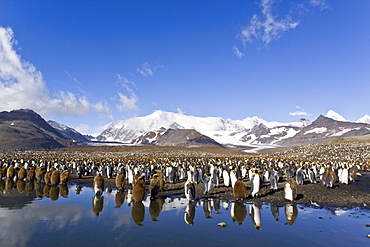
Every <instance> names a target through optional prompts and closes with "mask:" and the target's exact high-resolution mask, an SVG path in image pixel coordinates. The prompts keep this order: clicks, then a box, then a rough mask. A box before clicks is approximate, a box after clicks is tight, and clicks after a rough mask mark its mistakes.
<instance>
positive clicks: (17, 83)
mask: <svg viewBox="0 0 370 247" xmlns="http://www.w3.org/2000/svg"><path fill="white" fill-rule="evenodd" d="M16 44H17V42H16V41H15V39H14V32H13V30H12V29H11V28H4V27H0V110H7V111H10V110H14V109H20V108H28V109H33V110H35V111H36V112H38V113H40V114H42V115H43V114H50V113H56V114H62V115H63V114H68V115H71V114H73V115H83V114H87V113H89V112H91V111H96V112H99V113H102V114H105V115H110V110H109V107H108V106H107V104H106V103H105V102H98V103H97V104H95V105H94V104H92V103H90V102H89V100H88V99H87V97H86V96H85V95H82V96H81V95H75V94H73V93H71V92H68V91H59V92H57V93H55V94H54V95H51V94H50V92H49V90H48V89H47V87H46V85H45V83H44V80H43V77H42V73H41V72H40V71H38V70H37V69H36V68H35V66H33V65H32V64H31V63H29V62H27V61H24V60H22V59H21V57H20V55H18V54H17V52H16V51H15V49H14V46H15V45H16Z"/></svg>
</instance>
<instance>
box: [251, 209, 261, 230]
mask: <svg viewBox="0 0 370 247" xmlns="http://www.w3.org/2000/svg"><path fill="white" fill-rule="evenodd" d="M250 215H251V217H252V221H253V225H254V229H256V230H262V228H261V209H260V205H257V204H255V203H253V204H251V205H250Z"/></svg>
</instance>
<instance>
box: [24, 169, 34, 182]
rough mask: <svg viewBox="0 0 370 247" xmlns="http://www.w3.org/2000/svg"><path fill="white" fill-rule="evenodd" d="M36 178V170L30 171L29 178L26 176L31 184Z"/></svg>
mask: <svg viewBox="0 0 370 247" xmlns="http://www.w3.org/2000/svg"><path fill="white" fill-rule="evenodd" d="M35 177H36V173H35V170H34V169H30V170H28V172H27V176H26V179H27V181H29V182H31V181H32V182H33V181H35Z"/></svg>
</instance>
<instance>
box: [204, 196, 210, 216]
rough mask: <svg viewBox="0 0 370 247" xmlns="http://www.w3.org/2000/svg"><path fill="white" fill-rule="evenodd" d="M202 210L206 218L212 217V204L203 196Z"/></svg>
mask: <svg viewBox="0 0 370 247" xmlns="http://www.w3.org/2000/svg"><path fill="white" fill-rule="evenodd" d="M203 211H204V216H205V217H206V219H212V206H211V200H210V199H209V198H205V199H204V201H203Z"/></svg>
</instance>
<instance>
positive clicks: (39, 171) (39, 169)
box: [35, 166, 45, 183]
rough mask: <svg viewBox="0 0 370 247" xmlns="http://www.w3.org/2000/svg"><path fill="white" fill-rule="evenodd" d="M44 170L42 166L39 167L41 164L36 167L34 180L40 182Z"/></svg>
mask: <svg viewBox="0 0 370 247" xmlns="http://www.w3.org/2000/svg"><path fill="white" fill-rule="evenodd" d="M44 171H45V170H44V168H43V167H41V166H39V167H37V168H36V171H35V178H36V182H39V183H40V182H42V181H43V179H44V174H45V172H44Z"/></svg>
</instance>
